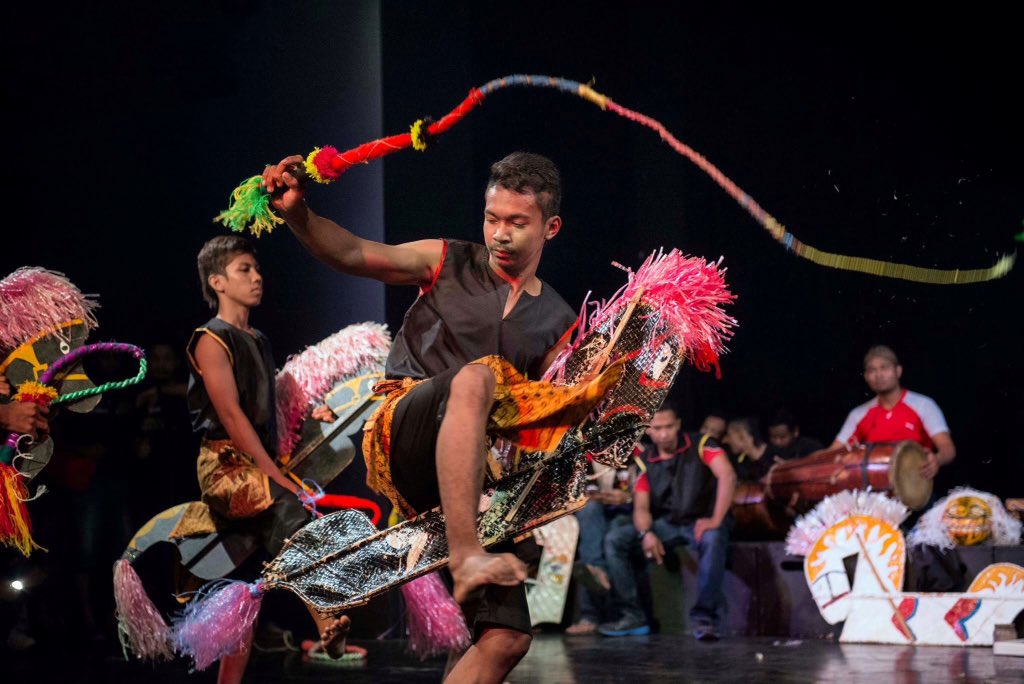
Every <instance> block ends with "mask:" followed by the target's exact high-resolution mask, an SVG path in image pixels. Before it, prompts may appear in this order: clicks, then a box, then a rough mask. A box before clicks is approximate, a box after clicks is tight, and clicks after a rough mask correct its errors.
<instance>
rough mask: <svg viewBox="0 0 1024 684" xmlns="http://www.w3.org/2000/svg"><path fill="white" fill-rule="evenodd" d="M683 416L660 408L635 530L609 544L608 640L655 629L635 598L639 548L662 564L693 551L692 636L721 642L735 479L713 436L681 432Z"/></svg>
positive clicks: (617, 533) (636, 502) (622, 531)
mask: <svg viewBox="0 0 1024 684" xmlns="http://www.w3.org/2000/svg"><path fill="white" fill-rule="evenodd" d="M680 427H681V422H680V420H679V415H678V414H677V413H676V411H675V409H674V408H673V407H672V406H671V405H670V404H667V403H666V404H663V405H662V407H661V409H660V410H658V411H657V412H656V413H655V414H654V417H653V418H652V419H651V425H650V427H648V428H647V436H648V437H649V438H650V439H651V442H652V444H650V445H648V446H647V447H646V448H645V449H644V452H643V463H644V465H645V466H646V469H647V470H646V472H645V473H644V474H643V475H641V476H640V478H639V479H638V480H637V482H636V487H635V491H634V494H633V526H632V527H630V526H628V525H627V526H623V527H619V528H617V529H615V530H613V531H611V532H609V533H608V536H607V537H606V538H605V557H606V558H607V562H608V572H609V575H610V576H611V580H612V596H613V603H614V605H615V607H616V609H617V611H618V613H619V615H620V617H619V619H618V620H616V621H614V622H608V623H605V624H603V625H601V626H600V627H599V628H598V631H599V632H601V634H604V635H605V636H632V635H641V634H647V633H649V632H650V627H649V626H648V624H647V620H646V619H645V617H644V614H643V610H642V609H641V608H640V603H639V600H638V598H637V588H636V577H635V575H634V573H633V568H632V557H633V556H635V555H637V554H639V552H640V551H641V550H642V551H643V554H644V557H645V558H646V559H647V560H648V561H654V562H655V563H658V564H659V565H660V564H661V563H662V562H663V560H664V557H665V549H666V547H668V548H671V547H673V546H676V545H678V544H683V543H685V544H690V545H694V546H696V549H697V555H698V559H699V560H698V571H697V593H698V595H697V602H696V604H695V605H694V607H693V609H692V610H691V611H690V621H691V623H692V626H693V631H694V636H695V637H696V638H697V639H700V640H714V639H717V638H718V634H717V632H716V627H715V623H716V621H717V619H718V608H719V606H720V604H721V589H722V578H723V577H724V575H725V550H726V545H727V544H728V542H729V528H730V526H731V518H730V517H729V507H730V506H731V505H732V496H733V491H734V490H735V488H736V473H735V472H733V469H732V465H731V464H730V463H729V459H728V457H727V456H726V455H725V451H723V450H722V448H721V447H719V446H718V444H717V443H716V442H715V441H714V440H712V439H711V437H710V436H708V435H701V434H700V433H696V432H695V433H683V432H680Z"/></svg>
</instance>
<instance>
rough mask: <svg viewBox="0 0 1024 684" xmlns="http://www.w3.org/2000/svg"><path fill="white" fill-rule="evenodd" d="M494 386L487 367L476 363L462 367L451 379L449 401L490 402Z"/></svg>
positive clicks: (492, 377)
mask: <svg viewBox="0 0 1024 684" xmlns="http://www.w3.org/2000/svg"><path fill="white" fill-rule="evenodd" d="M496 384H497V381H496V380H495V379H494V372H493V371H491V369H490V368H488V367H487V366H482V365H480V364H478V363H473V364H470V365H468V366H464V367H463V368H462V369H461V370H459V372H458V373H456V374H455V377H454V378H452V385H451V393H450V397H449V401H451V399H455V400H459V399H475V400H478V401H482V400H485V399H486V400H490V399H491V398H493V397H494V386H495V385H496Z"/></svg>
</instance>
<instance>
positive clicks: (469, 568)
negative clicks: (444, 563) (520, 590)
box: [448, 552, 526, 604]
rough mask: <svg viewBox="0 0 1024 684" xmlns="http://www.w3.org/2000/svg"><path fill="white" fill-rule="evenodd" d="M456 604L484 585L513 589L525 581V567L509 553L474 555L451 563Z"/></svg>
mask: <svg viewBox="0 0 1024 684" xmlns="http://www.w3.org/2000/svg"><path fill="white" fill-rule="evenodd" d="M448 568H449V570H451V573H452V579H453V580H455V589H454V590H453V591H452V596H454V598H455V601H456V602H457V603H460V604H461V603H465V602H466V599H467V598H469V595H470V593H472V592H473V590H474V589H476V588H477V587H482V586H483V585H485V584H500V585H501V586H504V587H513V586H515V585H517V584H520V583H522V582H524V581H525V580H526V565H525V564H524V563H523V562H522V561H521V560H519V559H518V558H516V557H515V556H513V555H512V554H511V553H482V552H481V553H475V554H471V555H468V556H464V557H463V558H461V559H460V560H459V561H452V562H451V563H450V564H449V566H448Z"/></svg>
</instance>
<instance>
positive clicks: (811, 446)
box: [768, 408, 825, 459]
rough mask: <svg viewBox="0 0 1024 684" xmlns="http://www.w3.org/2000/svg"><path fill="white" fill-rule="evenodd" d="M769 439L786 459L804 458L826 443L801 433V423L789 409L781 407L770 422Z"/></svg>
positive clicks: (820, 448)
mask: <svg viewBox="0 0 1024 684" xmlns="http://www.w3.org/2000/svg"><path fill="white" fill-rule="evenodd" d="M768 441H769V442H771V444H772V446H773V447H775V449H777V450H778V452H779V455H780V456H781V457H782V458H784V459H790V458H803V457H804V456H807V455H808V454H813V453H814V452H815V451H820V450H822V449H824V448H825V445H824V444H822V443H821V442H819V441H818V440H816V439H814V438H813V437H805V436H804V435H801V434H800V425H799V424H798V423H797V421H796V418H795V417H794V416H793V414H792V413H791V412H790V411H789V410H788V409H784V408H783V409H779V410H778V411H776V412H775V415H773V416H772V419H771V421H770V422H769V423H768Z"/></svg>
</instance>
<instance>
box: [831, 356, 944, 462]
mask: <svg viewBox="0 0 1024 684" xmlns="http://www.w3.org/2000/svg"><path fill="white" fill-rule="evenodd" d="M902 375H903V366H901V365H900V362H899V359H897V358H896V353H895V352H893V350H892V349H890V348H889V347H886V346H883V345H879V346H876V347H872V348H871V349H869V350H868V353H867V354H865V355H864V380H865V382H867V383H868V387H870V388H871V391H873V392H874V393H875V395H876V396H875V398H874V399H872V400H870V401H868V402H866V403H864V404H861V405H860V406H858V407H857V408H855V409H853V410H852V411H850V415H848V416H847V417H846V422H845V423H843V427H842V429H841V430H840V431H839V434H838V435H836V439H835V442H833V443H832V446H833V448H834V447H839V446H843V445H853V444H862V443H867V442H896V441H902V440H911V441H913V442H917V443H918V444H920V445H921V446H922V447H924V450H925V452H926V453H927V454H928V460H927V461H925V463H924V464H923V465H922V466H921V476H922V477H923V478H925V479H928V480H931V479H933V478H934V477H935V474H936V473H937V472H938V471H939V468H940V467H941V466H944V465H947V464H948V463H950V462H951V461H952V460H953V459H954V458H955V457H956V446H955V445H954V444H953V439H952V437H950V435H949V427H948V426H947V425H946V418H945V416H943V415H942V410H941V409H940V408H939V406H938V404H936V403H935V401H934V400H932V399H931V398H929V397H926V396H924V395H922V394H918V393H916V392H911V391H910V390H907V389H904V388H903V387H901V386H900V377H901V376H902Z"/></svg>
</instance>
